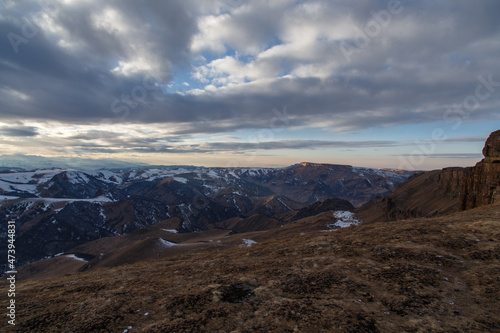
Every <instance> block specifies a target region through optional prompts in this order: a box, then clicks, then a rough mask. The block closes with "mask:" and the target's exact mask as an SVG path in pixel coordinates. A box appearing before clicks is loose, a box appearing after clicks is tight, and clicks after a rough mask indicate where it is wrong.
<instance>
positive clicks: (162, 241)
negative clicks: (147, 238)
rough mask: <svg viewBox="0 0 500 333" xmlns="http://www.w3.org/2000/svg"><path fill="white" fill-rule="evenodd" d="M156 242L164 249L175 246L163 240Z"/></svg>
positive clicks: (159, 239)
mask: <svg viewBox="0 0 500 333" xmlns="http://www.w3.org/2000/svg"><path fill="white" fill-rule="evenodd" d="M158 241H159V242H160V245H162V246H164V247H172V246H177V244H176V243H172V242H169V241H166V240H164V239H163V238H158Z"/></svg>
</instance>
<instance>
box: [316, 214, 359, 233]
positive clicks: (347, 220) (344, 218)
mask: <svg viewBox="0 0 500 333" xmlns="http://www.w3.org/2000/svg"><path fill="white" fill-rule="evenodd" d="M333 216H334V217H335V218H336V219H337V222H335V223H331V224H327V225H326V227H327V228H328V229H329V230H324V231H334V230H337V229H342V228H347V227H350V226H352V225H358V224H359V223H361V221H360V220H358V219H357V218H355V217H354V213H353V212H349V211H343V210H339V211H336V212H334V213H333Z"/></svg>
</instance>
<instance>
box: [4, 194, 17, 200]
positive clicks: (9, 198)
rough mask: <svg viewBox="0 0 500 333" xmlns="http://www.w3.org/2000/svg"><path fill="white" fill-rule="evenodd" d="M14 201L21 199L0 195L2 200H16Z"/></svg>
mask: <svg viewBox="0 0 500 333" xmlns="http://www.w3.org/2000/svg"><path fill="white" fill-rule="evenodd" d="M14 199H19V197H11V196H8V195H0V200H14Z"/></svg>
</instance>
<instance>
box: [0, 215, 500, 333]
mask: <svg viewBox="0 0 500 333" xmlns="http://www.w3.org/2000/svg"><path fill="white" fill-rule="evenodd" d="M499 221H500V206H498V205H490V206H485V207H481V208H477V209H474V210H469V211H465V212H460V213H454V214H451V215H447V216H443V217H437V218H428V219H413V220H404V221H398V222H383V223H373V224H370V225H360V226H356V227H351V228H346V229H342V230H338V231H335V232H316V233H314V234H306V235H303V236H301V235H300V234H296V235H295V236H293V237H292V236H291V235H289V236H288V237H287V238H284V239H279V240H274V241H268V242H265V241H264V242H260V243H259V244H256V245H253V246H251V247H240V248H236V249H235V248H232V249H231V251H219V252H217V251H215V252H210V253H199V254H194V253H193V254H189V255H185V256H180V257H175V258H164V259H159V260H156V261H148V262H141V263H136V264H134V265H126V266H119V267H116V268H101V269H98V270H91V271H88V272H83V273H76V274H71V275H67V276H63V277H60V278H56V279H50V280H40V281H26V282H18V288H19V290H22V292H21V293H19V295H17V296H16V309H17V311H18V312H17V318H18V322H17V325H16V328H15V329H16V330H17V331H18V332H26V331H43V332H60V331H95V330H105V331H113V332H123V331H124V330H125V329H127V327H129V326H131V327H132V329H130V331H134V332H174V331H175V332H192V331H220V332H230V331H234V330H238V331H242V332H250V331H294V330H296V331H301V332H313V331H314V332H332V331H342V332H347V331H349V332H354V331H355V332H411V331H415V332H417V331H433V330H442V331H450V332H452V331H483V332H486V331H488V332H492V331H496V330H498V327H500V319H499V318H500V312H499V308H500V307H499V306H498V305H499V303H498V300H499V299H500V294H499V292H498V291H499V290H500V285H499V281H498V279H497V278H496V277H497V276H498V274H499V272H500V265H499V258H500V247H499V246H498V244H500V233H499V231H498V230H500V222H499ZM266 232H276V229H273V230H268V231H266ZM46 304H50V306H46ZM0 306H2V307H4V308H5V306H7V304H6V298H2V299H1V300H0Z"/></svg>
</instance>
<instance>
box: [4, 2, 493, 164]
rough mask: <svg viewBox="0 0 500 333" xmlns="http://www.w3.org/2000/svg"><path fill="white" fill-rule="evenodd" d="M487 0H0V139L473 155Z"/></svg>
mask: <svg viewBox="0 0 500 333" xmlns="http://www.w3.org/2000/svg"><path fill="white" fill-rule="evenodd" d="M499 15H500V1H497V0H475V1H469V0H442V1H434V0H422V1H395V0H385V1H378V0H357V1H352V0H335V1H334V0H311V1H299V0H272V1H271V0H268V1H266V0H203V1H194V0H170V1H154V0H149V1H148V0H146V1H133V0H125V1H118V0H116V1H113V0H110V1H97V0H58V1H56V0H43V1H42V0H24V1H14V0H0V155H2V154H5V155H8V154H26V155H39V156H46V157H51V156H69V157H80V158H96V159H97V158H115V159H122V160H128V161H137V162H142V163H150V164H163V165H179V164H184V165H203V166H221V167H227V166H234V167H238V166H242V167H243V166H265V167H282V166H287V165H291V164H295V163H299V162H303V161H309V162H318V163H332V164H350V165H355V166H364V167H375V168H400V169H417V170H428V169H437V168H442V167H447V166H470V165H474V164H475V163H476V162H478V161H479V160H480V159H481V158H482V154H481V150H482V147H483V145H484V141H485V140H486V138H487V137H488V135H489V133H491V132H492V131H495V130H498V129H500V112H499V110H500V57H499V56H498V55H499V54H500V20H499V19H498V17H499Z"/></svg>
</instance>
